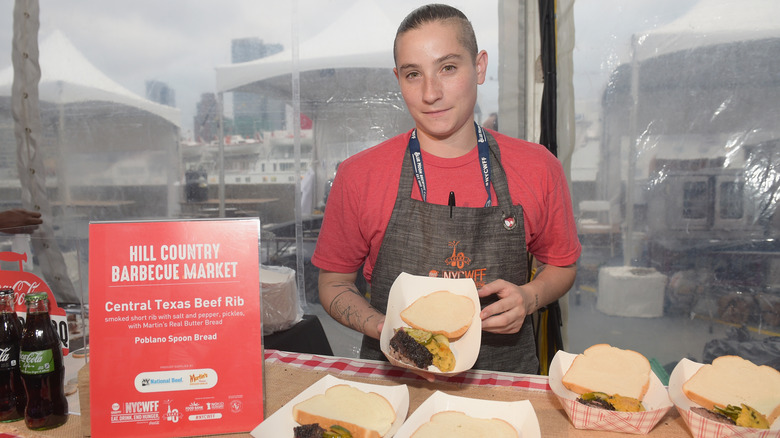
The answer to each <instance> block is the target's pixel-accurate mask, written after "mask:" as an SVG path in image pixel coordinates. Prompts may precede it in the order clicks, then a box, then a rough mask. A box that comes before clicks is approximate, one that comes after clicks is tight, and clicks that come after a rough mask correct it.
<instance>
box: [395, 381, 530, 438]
mask: <svg viewBox="0 0 780 438" xmlns="http://www.w3.org/2000/svg"><path fill="white" fill-rule="evenodd" d="M541 436H542V435H541V432H540V430H539V421H538V419H537V418H536V413H535V412H534V408H533V406H532V405H531V402H530V401H528V400H519V401H499V400H482V399H474V398H468V397H459V396H455V395H451V394H447V393H445V392H442V391H436V392H434V393H433V394H432V395H431V396H430V397H428V398H427V399H426V400H425V401H424V402H423V403H422V404H421V405H420V406H419V407H418V408H417V409H415V411H414V413H412V415H410V416H409V418H407V419H406V421H405V422H404V424H403V426H401V428H400V429H399V430H398V433H397V434H396V438H409V437H411V438H431V437H436V438H438V437H447V438H459V437H464V438H466V437H467V438H481V437H486V438H518V437H521V438H540V437H541Z"/></svg>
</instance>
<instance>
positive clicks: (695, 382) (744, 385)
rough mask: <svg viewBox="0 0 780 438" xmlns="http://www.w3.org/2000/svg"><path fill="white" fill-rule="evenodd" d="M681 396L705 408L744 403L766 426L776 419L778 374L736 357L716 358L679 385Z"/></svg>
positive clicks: (779, 391) (779, 399)
mask: <svg viewBox="0 0 780 438" xmlns="http://www.w3.org/2000/svg"><path fill="white" fill-rule="evenodd" d="M682 391H683V394H685V396H686V397H688V399H690V400H691V401H693V402H695V403H698V404H700V405H701V406H702V407H704V408H706V409H712V408H713V407H714V406H719V407H721V408H725V407H726V406H727V405H734V406H739V405H740V404H741V403H744V404H746V405H748V406H750V407H751V408H753V409H755V410H757V411H758V412H761V413H762V414H764V416H766V417H767V420H769V423H770V424H771V423H772V422H774V421H775V419H776V418H777V417H778V416H780V372H778V371H777V370H776V369H774V368H772V367H769V366H766V365H761V366H759V365H756V364H754V363H753V362H751V361H749V360H746V359H743V358H741V357H739V356H720V357H718V358H715V360H713V361H712V364H711V365H702V367H701V368H699V370H698V371H696V373H695V374H694V375H693V376H691V378H690V379H688V381H686V382H685V383H683V386H682Z"/></svg>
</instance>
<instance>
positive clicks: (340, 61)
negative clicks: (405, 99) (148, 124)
mask: <svg viewBox="0 0 780 438" xmlns="http://www.w3.org/2000/svg"><path fill="white" fill-rule="evenodd" d="M366 17H371V18H370V19H367V18H366ZM396 27H397V25H396V24H394V23H392V22H391V21H390V19H389V18H388V17H387V16H386V15H385V13H384V11H382V9H381V8H380V7H379V6H378V5H377V4H376V3H375V1H374V0H364V1H357V2H355V3H354V4H353V5H352V7H351V8H350V9H348V10H346V11H345V12H344V14H342V15H341V17H339V18H338V19H337V20H335V21H334V22H333V23H331V25H330V26H328V27H327V28H326V29H324V30H323V31H322V32H320V33H319V34H317V35H316V36H314V37H313V38H311V39H309V40H307V41H305V42H303V43H301V44H300V49H299V52H298V58H299V59H298V69H299V71H301V72H307V71H316V70H323V69H347V68H380V69H388V73H389V76H390V77H391V78H392V72H390V71H389V70H390V69H392V68H393V66H394V62H393V53H392V52H393V51H392V45H393V38H394V37H395V31H396ZM345 29H349V30H350V31H349V32H345ZM292 63H293V59H292V51H291V50H290V49H287V50H284V51H282V52H280V53H277V54H275V55H272V56H269V57H266V58H262V59H259V60H256V61H250V62H245V63H240V64H231V65H225V66H219V67H217V69H216V71H217V91H218V92H224V91H234V90H239V89H240V90H241V91H251V89H252V84H256V85H255V86H258V85H257V83H258V82H259V81H264V80H266V79H270V78H274V77H277V76H285V75H289V74H290V73H291V70H292V67H293V64H292ZM287 82H288V83H289V81H287ZM287 87H288V89H289V84H288V85H287ZM302 88H303V87H302ZM303 92H304V91H302V93H303Z"/></svg>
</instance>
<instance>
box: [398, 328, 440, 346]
mask: <svg viewBox="0 0 780 438" xmlns="http://www.w3.org/2000/svg"><path fill="white" fill-rule="evenodd" d="M404 331H405V332H406V333H407V334H408V335H409V336H411V337H412V338H413V339H414V340H415V341H417V342H419V343H420V344H423V345H425V344H427V343H429V342H431V339H433V335H432V334H431V332H427V331H425V330H420V329H415V328H411V327H404Z"/></svg>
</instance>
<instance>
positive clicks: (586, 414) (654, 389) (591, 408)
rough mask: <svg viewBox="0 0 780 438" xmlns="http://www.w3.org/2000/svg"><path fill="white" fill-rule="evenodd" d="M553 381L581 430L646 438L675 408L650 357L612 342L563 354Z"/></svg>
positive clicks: (557, 358)
mask: <svg viewBox="0 0 780 438" xmlns="http://www.w3.org/2000/svg"><path fill="white" fill-rule="evenodd" d="M549 382H550V388H551V389H552V391H553V393H555V395H556V397H557V398H558V400H559V401H560V402H561V404H562V405H563V408H564V410H565V411H566V414H567V415H568V416H569V419H570V420H571V422H572V425H573V426H574V427H576V428H577V429H592V430H608V431H613V432H624V433H634V434H647V433H649V432H650V431H651V430H652V429H653V427H655V425H656V424H658V422H659V421H661V418H663V417H664V415H666V413H667V412H668V411H669V409H671V407H672V402H671V400H669V395H668V392H667V391H666V388H665V387H664V385H663V384H662V383H661V381H660V380H659V379H658V377H657V376H656V375H655V373H653V372H652V370H651V367H650V362H649V361H648V360H647V358H645V357H644V356H643V355H642V354H641V353H638V352H636V351H633V350H624V349H621V348H617V347H613V346H611V345H608V344H596V345H593V346H591V347H588V348H587V349H586V350H585V351H584V352H583V353H582V354H572V353H567V352H565V351H559V352H558V353H556V354H555V357H553V360H552V363H551V364H550V376H549ZM613 409H614V410H613Z"/></svg>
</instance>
